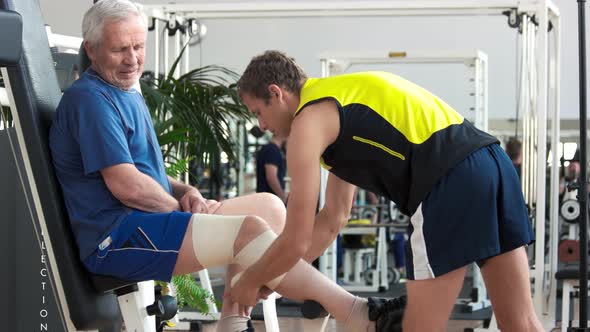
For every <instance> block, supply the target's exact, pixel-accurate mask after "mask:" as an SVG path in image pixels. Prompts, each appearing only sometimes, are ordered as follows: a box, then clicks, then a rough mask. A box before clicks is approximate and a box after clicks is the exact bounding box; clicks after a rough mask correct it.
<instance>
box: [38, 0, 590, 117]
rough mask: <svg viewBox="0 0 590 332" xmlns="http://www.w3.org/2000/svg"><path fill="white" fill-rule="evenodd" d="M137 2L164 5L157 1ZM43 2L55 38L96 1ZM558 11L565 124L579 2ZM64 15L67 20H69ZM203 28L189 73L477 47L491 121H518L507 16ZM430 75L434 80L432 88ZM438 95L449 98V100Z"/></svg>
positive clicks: (563, 1) (237, 22)
mask: <svg viewBox="0 0 590 332" xmlns="http://www.w3.org/2000/svg"><path fill="white" fill-rule="evenodd" d="M185 1H187V0H185ZM285 1H286V0H274V1H272V2H285ZM327 1H329V2H337V1H336V0H327ZM139 2H141V3H146V4H156V3H163V1H157V0H143V1H139ZM179 2H181V1H179ZM193 2H210V1H206V0H205V1H204V0H197V1H193ZM225 2H228V1H225ZM231 2H238V1H231ZM258 2H262V1H258ZM40 3H41V6H42V10H43V13H44V15H45V19H46V21H47V23H48V24H50V25H51V26H52V29H53V31H54V32H56V33H62V34H69V35H77V36H79V35H80V32H79V31H80V26H81V20H82V16H83V13H84V11H85V10H86V9H87V8H89V7H90V6H91V3H92V1H91V0H83V1H67V0H40ZM555 4H556V5H557V6H558V7H559V9H560V12H561V16H562V66H561V69H562V79H561V87H562V100H561V107H562V118H577V117H578V106H577V105H578V83H577V82H578V78H577V77H578V76H577V75H578V74H577V73H578V60H577V3H576V1H571V0H555ZM66 9H67V16H66V17H64V11H65V10H66ZM203 23H205V24H206V25H207V27H208V34H207V36H206V37H205V39H204V41H203V43H202V44H201V45H200V46H197V47H193V48H192V49H191V66H193V67H196V66H201V65H206V64H219V65H223V66H227V67H230V68H232V69H234V70H236V71H238V72H241V71H242V70H243V69H244V68H245V66H246V65H247V63H248V60H249V59H250V58H251V57H252V56H254V55H256V54H258V53H260V52H262V51H263V50H265V49H269V48H273V49H281V50H283V51H286V52H288V53H289V54H290V55H292V56H293V57H295V58H296V59H297V60H298V62H300V64H301V65H302V66H303V67H304V68H305V69H306V70H307V71H308V72H309V74H310V75H311V76H319V74H320V65H319V61H318V59H317V55H318V54H319V53H321V52H324V51H328V50H355V49H361V50H371V49H392V50H404V49H406V50H410V49H473V48H479V49H481V50H482V51H484V52H485V53H487V54H488V56H489V59H490V78H489V82H490V90H489V94H490V100H489V106H490V117H491V118H495V119H508V118H514V116H515V111H516V92H515V91H516V83H515V77H516V44H517V40H518V39H517V34H516V31H515V30H514V29H511V28H509V27H508V25H507V24H506V19H505V18H504V17H488V16H480V17H428V18H424V17H371V18H355V17H349V18H296V19H295V18H273V19H264V20H262V19H217V20H203ZM587 29H590V28H587ZM151 40H152V39H151V38H150V41H151ZM148 45H149V44H148ZM146 65H147V66H146V68H148V69H149V68H152V67H153V55H152V54H150V55H149V56H148V58H147V61H146ZM440 70H444V69H431V70H426V71H424V72H423V73H417V74H408V75H409V77H408V78H409V79H411V80H414V81H418V82H420V83H421V84H423V85H426V86H427V88H429V89H431V90H434V91H435V93H436V92H437V89H443V90H444V89H448V86H449V85H450V84H456V83H455V82H452V81H449V82H446V81H444V80H442V83H441V79H440V77H441V76H442V75H441V74H440ZM410 76H411V77H410ZM432 76H436V77H437V80H435V81H433V82H432V83H428V82H429V80H430V77H432ZM425 82H426V83H425ZM429 84H430V85H431V86H429ZM441 87H442V88H441ZM461 89H462V88H461ZM441 91H442V90H441ZM441 96H443V98H445V96H444V94H441Z"/></svg>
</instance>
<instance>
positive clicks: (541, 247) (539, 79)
mask: <svg viewBox="0 0 590 332" xmlns="http://www.w3.org/2000/svg"><path fill="white" fill-rule="evenodd" d="M536 15H537V19H538V20H539V26H538V29H537V40H538V43H536V45H533V46H536V48H533V49H536V54H534V55H535V61H534V62H533V66H534V64H535V63H536V68H537V70H536V72H534V71H533V81H532V83H533V85H531V89H532V90H533V91H536V92H537V93H536V94H534V95H533V96H532V97H533V98H532V99H531V101H533V102H534V103H535V104H534V106H536V107H533V109H536V112H534V118H535V120H536V121H535V123H534V134H535V137H536V138H537V146H536V149H534V157H535V160H536V163H537V165H536V172H535V176H534V177H533V179H534V181H533V190H534V193H536V195H535V196H536V197H535V239H536V241H535V285H534V292H535V296H534V304H535V309H536V312H537V313H539V314H540V313H542V312H543V296H542V294H543V281H544V279H545V195H546V193H545V174H546V168H547V157H546V150H547V44H548V38H547V35H548V32H547V30H548V14H547V5H546V3H545V1H540V2H539V5H538V11H537V14H536ZM535 83H536V84H535ZM539 176H542V177H543V181H537V179H538V177H539ZM551 277H552V278H553V276H551Z"/></svg>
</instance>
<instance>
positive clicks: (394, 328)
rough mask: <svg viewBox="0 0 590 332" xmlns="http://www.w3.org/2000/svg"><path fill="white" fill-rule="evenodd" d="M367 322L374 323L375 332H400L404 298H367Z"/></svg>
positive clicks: (404, 303) (404, 304) (404, 305)
mask: <svg viewBox="0 0 590 332" xmlns="http://www.w3.org/2000/svg"><path fill="white" fill-rule="evenodd" d="M367 301H368V303H367V304H368V306H369V320H371V321H374V322H375V330H376V332H398V331H399V332H401V330H402V320H403V318H404V309H405V307H406V296H405V295H403V296H400V297H398V298H394V299H383V298H374V297H369V298H368V299H367Z"/></svg>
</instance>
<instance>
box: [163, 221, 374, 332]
mask: <svg viewBox="0 0 590 332" xmlns="http://www.w3.org/2000/svg"><path fill="white" fill-rule="evenodd" d="M195 217H199V216H198V215H197V216H195ZM220 218H221V217H220ZM215 221H216V222H217V221H219V222H224V221H223V220H215ZM194 222H195V219H194V218H193V220H191V222H190V224H189V227H188V230H187V234H186V235H185V239H184V241H183V244H182V246H181V249H180V252H179V256H178V261H177V265H176V267H175V270H174V274H183V273H188V272H194V271H197V270H199V269H202V268H203V267H206V266H209V265H207V264H203V265H201V263H200V262H199V261H198V259H197V258H196V257H195V253H194V249H193V247H194V246H193V238H192V232H193V225H192V224H193V223H194ZM212 225H215V223H212ZM268 231H269V227H268V225H267V224H266V223H265V222H264V221H263V220H262V219H260V218H257V217H253V216H249V217H246V218H245V219H244V221H243V224H242V225H241V227H240V229H239V232H238V235H237V237H236V240H235V242H234V245H233V250H234V252H235V253H236V254H237V255H239V254H240V253H241V251H242V249H244V248H245V247H246V246H248V245H250V244H251V243H252V242H253V241H256V240H257V239H258V238H259V236H261V235H262V234H263V233H267V232H268ZM216 243H218V245H219V246H226V244H225V243H224V242H223V241H217V242H216ZM210 249H212V250H217V249H218V248H210ZM226 249H227V248H225V247H220V248H219V250H226ZM228 263H230V260H228V261H227V262H225V263H224V264H228ZM276 289H277V291H278V292H280V293H282V294H283V295H285V296H287V297H289V298H293V299H313V300H316V301H317V302H319V303H320V304H322V305H323V306H324V308H326V310H327V311H328V312H330V314H331V315H332V316H334V317H335V318H336V319H338V320H340V321H346V320H347V318H349V317H348V316H349V314H350V313H351V312H353V311H354V310H353V307H354V304H355V302H359V301H361V300H358V299H357V298H355V297H354V296H352V295H351V294H349V293H348V292H346V291H345V290H343V289H342V288H340V287H339V286H337V285H336V284H334V283H332V282H331V281H330V280H329V279H327V278H326V277H324V276H323V275H322V274H321V273H319V272H318V271H317V270H315V269H314V268H313V267H311V266H310V265H309V264H307V263H306V262H304V261H303V260H301V261H300V262H299V263H297V265H296V266H295V267H294V268H293V269H292V271H290V272H288V273H287V274H286V275H285V276H284V277H283V279H282V280H281V281H280V282H279V284H278V287H277V288H276ZM361 302H362V301H361ZM356 306H357V307H358V309H357V310H356V311H357V312H359V313H358V314H354V317H351V318H350V319H348V321H349V324H350V325H349V326H351V328H350V330H351V331H363V330H369V331H372V329H373V328H374V323H373V322H369V321H368V308H367V307H366V303H358V304H357V305H356ZM360 320H362V322H361V321H360Z"/></svg>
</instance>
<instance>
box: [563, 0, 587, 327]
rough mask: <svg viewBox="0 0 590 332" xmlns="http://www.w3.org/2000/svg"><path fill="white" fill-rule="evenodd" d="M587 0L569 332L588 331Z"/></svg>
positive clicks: (581, 23)
mask: <svg viewBox="0 0 590 332" xmlns="http://www.w3.org/2000/svg"><path fill="white" fill-rule="evenodd" d="M585 5H586V0H578V42H579V44H578V47H579V54H578V56H579V59H578V60H579V63H580V67H579V70H580V179H579V181H578V183H579V186H580V187H579V189H578V200H579V201H580V208H581V211H582V213H581V214H580V327H579V328H568V331H590V329H588V231H587V230H588V185H587V183H588V180H587V175H586V167H587V160H586V121H587V120H586V16H585Z"/></svg>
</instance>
